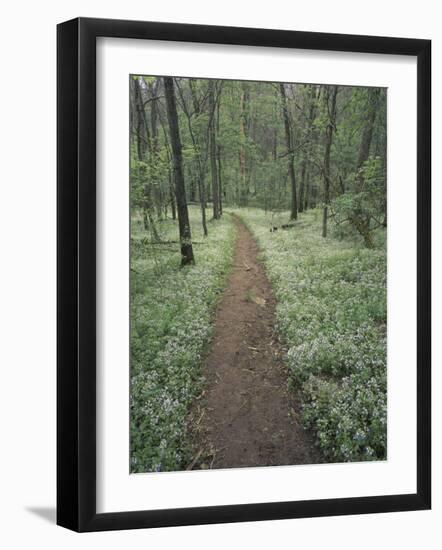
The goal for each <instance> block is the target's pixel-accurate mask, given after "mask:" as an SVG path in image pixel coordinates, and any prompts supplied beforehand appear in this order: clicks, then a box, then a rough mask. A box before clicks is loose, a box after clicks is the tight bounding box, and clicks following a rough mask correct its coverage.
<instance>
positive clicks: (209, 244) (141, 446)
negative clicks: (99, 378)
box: [130, 207, 233, 473]
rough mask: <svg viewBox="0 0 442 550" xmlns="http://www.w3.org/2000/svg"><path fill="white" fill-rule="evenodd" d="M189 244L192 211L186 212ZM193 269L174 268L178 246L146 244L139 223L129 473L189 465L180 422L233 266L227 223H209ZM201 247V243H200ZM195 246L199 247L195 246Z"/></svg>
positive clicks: (167, 233) (195, 226)
mask: <svg viewBox="0 0 442 550" xmlns="http://www.w3.org/2000/svg"><path fill="white" fill-rule="evenodd" d="M189 215H190V222H191V226H192V234H193V236H194V239H195V240H197V241H198V238H199V237H200V222H199V216H200V212H199V209H198V208H196V207H190V208H189ZM212 228H213V230H212V231H211V233H210V235H209V237H208V238H206V239H204V240H202V242H201V244H194V250H195V255H196V259H197V263H196V265H195V266H191V267H185V268H179V267H178V266H179V265H180V253H179V247H178V245H177V244H171V245H168V244H152V243H150V241H149V240H148V239H146V233H145V232H144V230H143V224H142V220H141V218H140V216H139V214H138V212H137V211H136V210H133V212H132V227H131V404H130V406H131V425H130V434H131V435H130V448H131V472H133V473H137V472H146V471H166V470H179V469H182V468H183V467H184V466H186V461H187V460H188V456H187V452H188V449H187V447H186V439H185V434H186V418H187V414H188V412H189V406H190V404H191V402H192V399H193V398H194V397H195V396H196V395H197V394H198V392H199V390H200V388H201V383H202V381H203V378H202V374H201V358H202V354H203V351H204V349H205V346H206V345H207V343H208V341H209V340H210V336H211V331H212V323H211V317H212V314H213V310H214V307H215V305H216V303H217V300H218V297H219V296H220V294H221V292H222V289H223V286H224V283H225V280H226V275H227V273H228V271H229V268H230V264H231V260H232V249H233V228H232V224H231V221H230V220H229V218H228V217H227V218H225V219H223V220H217V221H214V222H213V224H212ZM159 231H160V232H161V234H160V237H161V241H162V242H167V241H170V240H175V239H176V235H177V233H178V230H177V222H173V221H172V220H167V221H163V222H161V223H160V224H159ZM200 238H201V239H202V237H200ZM198 242H200V241H198Z"/></svg>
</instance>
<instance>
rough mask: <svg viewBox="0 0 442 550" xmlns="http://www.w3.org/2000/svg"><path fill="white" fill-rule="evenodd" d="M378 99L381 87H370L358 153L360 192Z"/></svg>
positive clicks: (362, 185)
mask: <svg viewBox="0 0 442 550" xmlns="http://www.w3.org/2000/svg"><path fill="white" fill-rule="evenodd" d="M378 101H379V89H378V88H369V89H368V97H367V113H366V124H365V126H364V129H363V131H362V136H361V144H360V146H359V154H358V178H357V180H358V187H359V192H361V191H362V188H363V187H364V174H363V170H362V169H363V167H364V164H365V163H366V162H367V160H368V157H369V155H370V146H371V140H372V138H373V130H374V123H375V120H376V112H377V108H378Z"/></svg>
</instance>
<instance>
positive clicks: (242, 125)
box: [239, 83, 248, 206]
mask: <svg viewBox="0 0 442 550" xmlns="http://www.w3.org/2000/svg"><path fill="white" fill-rule="evenodd" d="M246 86H247V85H246V84H245V83H243V84H242V87H241V98H240V116H239V176H240V177H239V186H240V191H239V204H240V206H246V205H247V203H248V192H247V170H246V147H245V144H246V138H247V135H246V126H247V113H246V105H247V101H248V92H247V88H246Z"/></svg>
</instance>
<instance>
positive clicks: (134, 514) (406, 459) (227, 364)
mask: <svg viewBox="0 0 442 550" xmlns="http://www.w3.org/2000/svg"><path fill="white" fill-rule="evenodd" d="M57 30H58V34H57V36H58V62H57V68H58V104H57V110H58V126H57V132H58V134H57V135H58V152H57V158H58V171H57V176H58V383H57V412H58V432H57V435H58V444H57V452H58V472H57V487H58V489H57V491H58V493H57V523H58V524H59V525H61V526H64V527H67V528H69V529H73V530H76V531H102V530H110V529H132V528H145V527H161V526H174V525H190V524H207V523H222V522H239V521H255V520H271V519H284V518H300V517H317V516H325V515H344V514H364V513H374V512H392V511H406V510H424V509H429V508H430V506H431V496H430V495H431V483H430V474H431V448H430V434H431V424H430V410H431V402H430V396H431V392H430V390H431V381H430V212H431V208H430V161H431V158H430V149H431V148H430V136H431V128H430V108H431V107H430V101H431V94H430V88H431V87H430V74H431V68H430V67H431V57H430V53H431V43H430V41H428V40H416V39H408V38H387V37H374V36H351V35H337V34H322V33H310V32H295V31H282V30H264V29H252V28H235V27H231V28H230V27H229V28H228V27H217V26H201V25H182V24H171V23H157V22H155V23H152V22H138V21H116V20H105V19H83V18H80V19H75V20H72V21H68V22H65V23H62V24H60V25H59V26H58V29H57Z"/></svg>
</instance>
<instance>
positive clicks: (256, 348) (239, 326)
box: [188, 218, 321, 469]
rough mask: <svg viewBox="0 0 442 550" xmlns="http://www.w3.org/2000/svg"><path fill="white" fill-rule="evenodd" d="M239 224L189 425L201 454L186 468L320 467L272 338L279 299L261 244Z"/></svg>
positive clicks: (318, 457)
mask: <svg viewBox="0 0 442 550" xmlns="http://www.w3.org/2000/svg"><path fill="white" fill-rule="evenodd" d="M235 224H236V231H237V238H236V245H235V253H234V260H233V269H232V273H231V275H230V278H229V282H228V285H227V288H226V290H225V292H224V295H223V297H222V299H221V301H220V303H219V306H218V309H217V313H216V318H215V326H214V335H213V338H212V342H211V346H210V349H209V352H208V355H207V358H206V363H205V367H204V369H205V370H204V375H205V376H206V384H205V389H204V392H203V395H202V397H201V398H200V400H199V401H198V402H197V404H196V405H195V407H194V410H193V411H192V418H191V421H190V424H191V425H193V433H194V437H195V439H196V450H197V452H196V454H195V457H194V459H193V460H192V462H191V463H190V464H189V466H188V469H199V468H239V467H253V466H274V465H287V464H313V463H318V462H321V457H320V455H319V453H318V451H317V450H316V448H315V447H314V445H313V440H312V437H311V435H310V434H309V433H308V432H306V431H305V430H304V429H303V428H302V426H301V422H300V414H299V413H300V407H299V403H298V402H297V401H296V400H295V398H294V397H293V396H292V395H290V394H289V393H288V390H287V372H286V367H285V366H284V364H283V360H282V353H283V351H282V349H281V347H280V345H279V343H278V341H277V339H276V336H275V335H274V322H275V298H274V295H273V291H272V288H271V286H270V283H269V280H268V279H267V276H266V274H265V272H264V269H263V266H262V265H261V263H259V261H258V259H257V255H258V252H259V251H258V246H257V244H256V242H255V240H254V238H253V237H252V235H251V234H250V232H249V230H248V229H247V228H246V227H245V226H244V224H243V223H242V222H241V221H239V220H238V219H237V218H235Z"/></svg>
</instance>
